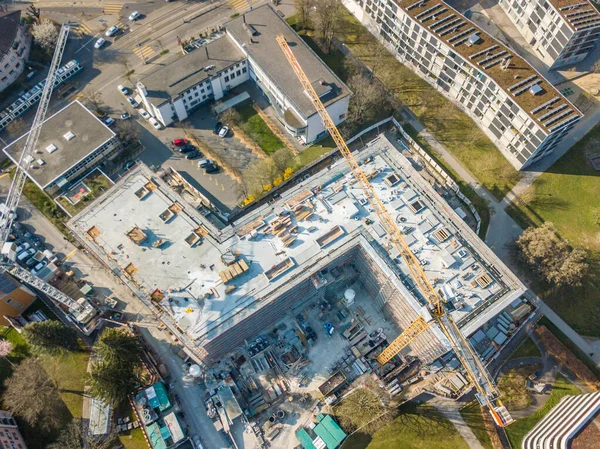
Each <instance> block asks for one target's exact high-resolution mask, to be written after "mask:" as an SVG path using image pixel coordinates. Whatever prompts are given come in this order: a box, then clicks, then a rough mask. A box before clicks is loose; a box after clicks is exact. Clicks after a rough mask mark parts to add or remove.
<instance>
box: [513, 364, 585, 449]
mask: <svg viewBox="0 0 600 449" xmlns="http://www.w3.org/2000/svg"><path fill="white" fill-rule="evenodd" d="M576 394H581V391H580V390H579V388H577V387H576V386H575V385H573V384H572V383H571V382H569V381H568V380H567V379H565V378H564V377H563V376H561V375H560V374H558V375H557V376H556V381H555V382H554V385H553V386H552V393H551V394H550V397H549V398H548V401H547V402H546V404H544V406H543V407H542V408H541V409H539V410H538V411H537V412H535V413H534V414H532V415H530V416H528V417H527V418H524V419H519V420H517V421H516V422H514V423H513V424H511V425H510V426H508V427H506V429H505V430H506V435H507V436H508V439H509V440H510V443H511V445H512V447H514V448H520V447H521V441H522V440H523V437H525V435H526V434H527V432H529V431H530V430H531V429H532V428H533V427H534V426H535V425H536V424H537V423H538V422H540V421H541V420H542V418H543V417H544V416H546V414H548V412H549V411H550V410H551V409H552V407H554V406H555V405H556V404H558V402H559V401H560V400H561V399H562V398H563V397H564V396H567V395H576Z"/></svg>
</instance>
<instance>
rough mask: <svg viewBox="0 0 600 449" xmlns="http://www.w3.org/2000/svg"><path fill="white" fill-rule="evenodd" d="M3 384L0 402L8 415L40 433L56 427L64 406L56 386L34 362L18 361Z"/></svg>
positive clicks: (32, 359)
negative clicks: (12, 415)
mask: <svg viewBox="0 0 600 449" xmlns="http://www.w3.org/2000/svg"><path fill="white" fill-rule="evenodd" d="M4 385H5V387H6V391H5V393H4V396H3V398H2V399H3V401H4V404H5V405H6V406H7V407H8V409H9V410H10V411H11V412H12V413H14V414H15V415H17V416H18V417H19V418H21V419H23V420H24V421H25V422H27V423H28V424H29V425H31V426H34V427H38V428H40V429H42V430H44V431H51V430H53V429H57V428H59V427H60V425H61V424H62V414H61V408H62V407H64V403H63V402H62V400H61V399H60V396H59V395H58V388H57V385H56V383H55V382H54V381H53V380H52V379H51V378H50V376H48V374H46V371H44V367H43V366H42V365H41V364H40V363H39V362H38V361H37V359H34V358H28V359H25V360H24V361H23V362H21V364H20V365H19V366H17V368H16V369H15V371H14V373H13V375H12V376H11V377H9V378H8V379H7V380H6V381H5V383H4Z"/></svg>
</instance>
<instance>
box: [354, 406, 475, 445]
mask: <svg viewBox="0 0 600 449" xmlns="http://www.w3.org/2000/svg"><path fill="white" fill-rule="evenodd" d="M400 409H401V412H400V416H399V417H398V418H396V419H395V420H394V421H392V422H391V423H390V424H388V425H386V426H385V427H383V428H381V429H380V430H378V431H377V432H375V433H374V434H373V435H366V434H361V433H356V434H354V435H352V436H351V437H350V438H348V440H347V441H346V442H345V443H344V444H343V445H342V449H400V448H401V449H468V447H469V446H468V445H467V443H466V442H465V441H464V440H463V439H462V437H461V436H460V435H459V434H458V432H457V431H456V429H455V428H454V426H453V425H452V424H451V423H450V421H448V420H447V419H446V418H444V417H443V416H442V415H441V414H440V413H439V412H438V411H437V410H435V409H434V408H432V407H429V406H427V405H420V406H416V405H414V404H412V403H407V404H404V405H403V406H402V407H401V408H400Z"/></svg>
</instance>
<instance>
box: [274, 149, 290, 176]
mask: <svg viewBox="0 0 600 449" xmlns="http://www.w3.org/2000/svg"><path fill="white" fill-rule="evenodd" d="M271 159H273V163H274V164H275V166H276V167H277V170H278V171H279V172H280V173H283V172H284V171H285V169H286V168H288V167H291V165H292V164H293V162H294V154H293V153H292V150H290V149H289V148H282V149H280V150H277V151H276V152H275V153H273V154H272V155H271Z"/></svg>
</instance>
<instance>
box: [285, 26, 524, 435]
mask: <svg viewBox="0 0 600 449" xmlns="http://www.w3.org/2000/svg"><path fill="white" fill-rule="evenodd" d="M276 39H277V43H278V44H279V46H280V47H281V50H282V51H283V53H284V55H285V57H286V59H287V61H288V63H289V64H290V66H291V67H292V69H293V71H294V73H295V74H296V76H297V77H298V80H299V81H300V84H301V85H302V87H303V88H304V91H305V92H306V94H307V95H308V96H309V97H310V99H311V101H312V103H313V106H314V107H315V109H316V110H317V112H318V114H319V116H320V117H321V120H322V121H323V125H324V126H325V128H326V129H327V131H328V132H329V134H330V135H331V137H332V139H333V140H334V142H335V143H336V145H337V148H338V150H339V151H340V153H342V155H343V156H344V158H345V159H346V162H347V163H348V165H349V166H350V170H351V172H352V174H353V175H354V177H355V178H356V180H357V181H358V183H359V184H360V186H361V188H362V190H363V192H364V194H365V196H366V198H367V200H368V201H369V203H370V205H371V207H373V210H374V211H375V213H376V214H377V216H378V217H379V220H380V221H381V225H382V226H383V227H384V229H385V230H386V232H387V233H388V235H389V237H390V240H391V242H392V243H393V244H394V246H395V247H396V249H397V250H398V251H399V253H400V254H401V256H402V259H403V260H404V262H405V264H406V265H407V266H408V269H409V271H410V274H411V277H412V279H413V280H414V281H415V283H416V285H417V288H418V289H419V291H420V292H421V293H422V294H423V296H424V297H425V299H426V300H427V303H428V308H427V309H426V310H425V311H424V313H422V314H421V315H420V316H419V317H418V318H417V319H416V320H415V321H413V322H412V323H411V324H410V325H409V326H408V327H407V328H406V329H404V331H403V332H402V333H401V334H400V335H399V336H398V337H397V338H396V339H395V340H394V341H393V342H392V343H390V344H389V346H388V347H386V348H385V349H384V350H383V351H382V352H381V354H379V356H378V357H377V361H378V362H379V364H380V365H382V366H383V365H384V364H386V363H387V362H389V361H390V360H391V359H392V358H393V357H394V356H395V355H397V354H398V353H399V352H400V351H401V350H402V349H404V348H405V347H406V346H408V345H409V344H410V342H411V341H413V340H414V339H415V338H417V337H418V336H419V335H420V334H421V333H423V332H424V331H425V330H426V329H428V328H429V327H430V326H431V325H432V324H434V323H437V324H438V326H439V327H440V329H441V330H442V332H443V333H444V334H445V336H446V338H447V339H448V341H449V342H450V345H451V346H452V349H453V350H454V353H455V354H456V356H457V358H458V359H459V361H460V362H461V364H462V366H463V367H464V369H465V371H466V373H467V376H468V377H469V380H470V382H471V383H472V384H473V386H474V387H475V389H476V391H477V393H476V397H477V399H478V401H479V402H480V404H481V405H483V406H486V407H487V408H488V409H489V411H490V413H491V415H492V417H493V419H494V421H495V422H496V424H497V425H498V426H500V427H505V426H507V425H509V424H510V423H512V422H513V421H514V420H513V419H512V417H511V416H510V414H509V413H508V411H507V410H506V407H504V406H503V405H502V403H501V402H500V401H499V397H500V393H499V391H498V389H497V388H496V386H495V385H494V382H493V381H492V379H491V378H490V377H489V374H488V373H487V370H486V369H485V367H484V366H483V364H482V363H481V360H480V359H479V357H478V356H477V355H476V354H475V352H474V351H473V349H472V348H471V345H470V344H469V342H468V341H467V340H466V339H465V337H464V336H463V334H462V333H461V331H460V329H459V328H458V326H457V325H456V323H455V322H454V320H453V319H452V318H451V317H450V316H449V315H448V314H446V309H445V307H444V306H443V304H442V301H441V298H440V296H439V294H438V293H437V292H436V290H435V289H434V288H433V286H432V285H431V282H430V281H429V279H428V278H427V276H426V274H425V272H424V271H423V269H422V268H421V264H420V263H419V260H418V259H417V257H416V256H415V254H414V253H413V252H412V251H411V249H410V248H409V246H408V244H407V243H406V241H405V240H404V238H403V237H402V233H401V232H400V229H399V228H398V226H397V225H396V222H395V221H394V220H393V219H392V217H391V215H390V214H389V212H388V211H387V209H386V207H385V205H384V204H383V202H382V201H381V199H380V198H379V196H378V195H377V193H376V192H375V190H374V189H373V187H372V186H371V183H370V182H369V179H368V177H367V175H366V174H365V173H364V171H363V170H362V168H361V167H360V165H359V164H358V162H357V160H356V159H355V158H354V156H353V155H352V152H351V151H350V149H349V148H348V145H347V144H346V142H345V140H344V138H343V137H342V135H341V134H340V132H339V130H338V129H337V127H336V126H335V123H334V122H333V120H332V119H331V117H330V116H329V113H328V112H327V109H326V108H325V106H324V105H323V103H322V102H321V100H320V98H319V95H318V94H317V93H316V91H315V90H314V88H313V87H312V84H311V82H310V80H309V79H308V78H307V76H306V74H305V73H304V70H303V69H302V67H301V66H300V64H299V63H298V60H297V59H296V57H295V56H294V53H293V52H292V50H291V48H290V46H289V44H288V43H287V41H286V40H285V37H284V36H283V35H282V34H281V35H278V36H277V37H276Z"/></svg>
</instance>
